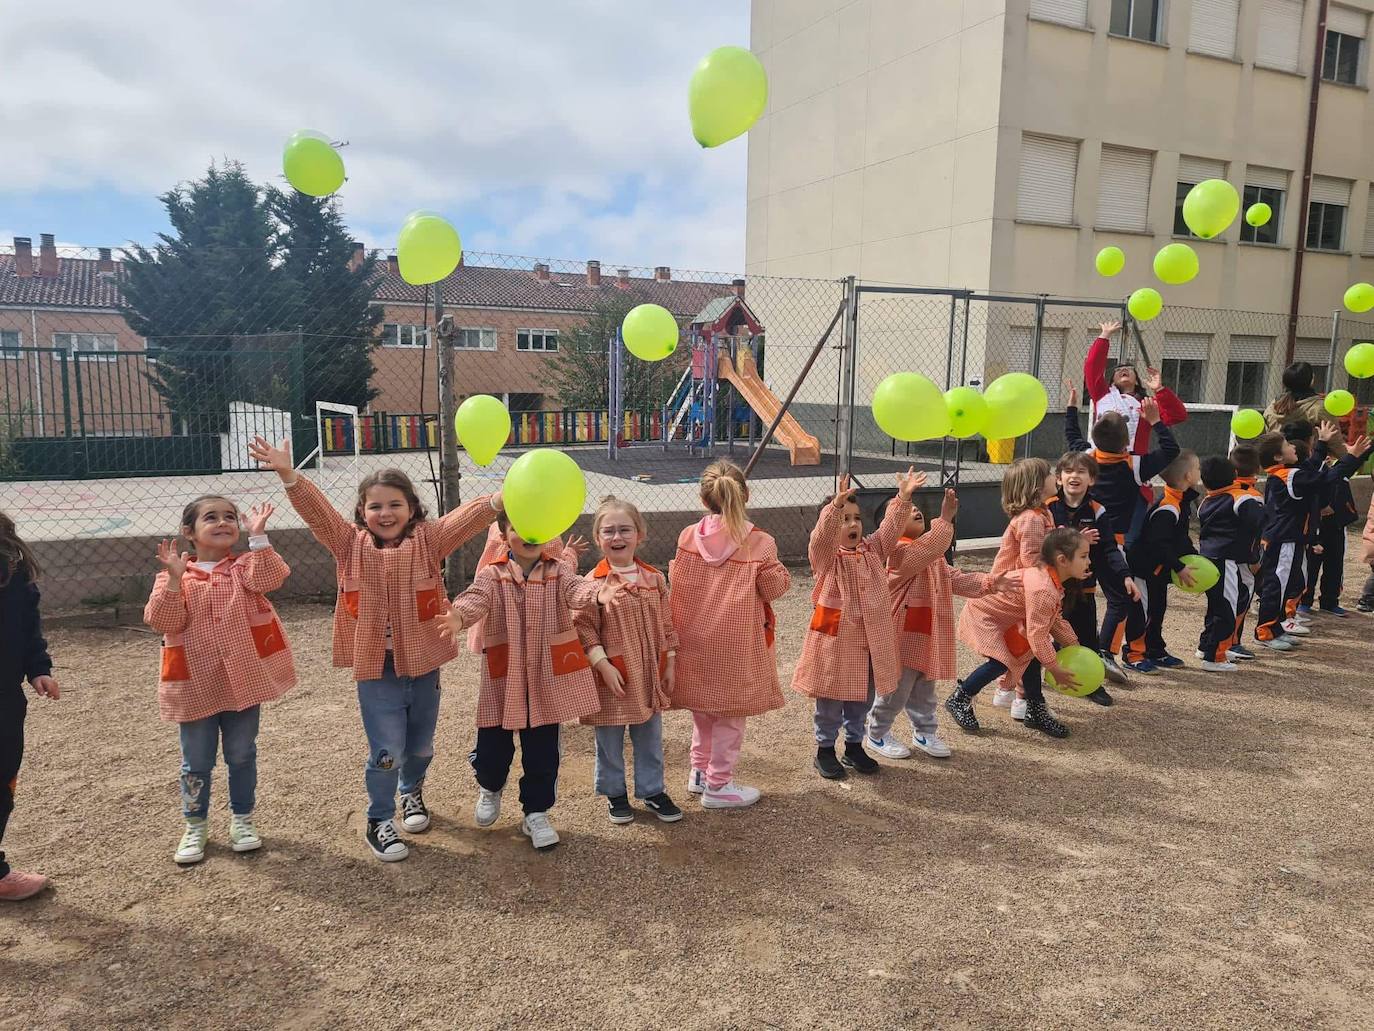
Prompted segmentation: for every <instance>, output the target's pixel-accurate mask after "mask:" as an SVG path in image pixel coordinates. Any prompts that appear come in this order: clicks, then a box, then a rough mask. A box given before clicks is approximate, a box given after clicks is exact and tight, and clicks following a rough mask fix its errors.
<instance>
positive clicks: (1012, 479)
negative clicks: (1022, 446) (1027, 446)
mask: <svg viewBox="0 0 1374 1031" xmlns="http://www.w3.org/2000/svg"><path fill="white" fill-rule="evenodd" d="M1051 472H1052V470H1051V469H1050V463H1049V462H1047V461H1045V460H1044V459H1043V458H1022V459H1021V460H1020V461H1017V462H1013V463H1012V466H1011V468H1010V469H1008V470H1007V473H1006V475H1005V476H1003V477H1002V511H1003V512H1005V513H1006V514H1007V518H1008V519H1015V518H1016V517H1017V516H1018V515H1020V514H1021V513H1022V512H1025V511H1026V510H1027V509H1032V508H1044V507H1045V480H1046V478H1047V477H1048V476H1049V475H1050V473H1051Z"/></svg>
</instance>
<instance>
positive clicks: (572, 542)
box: [563, 534, 590, 562]
mask: <svg viewBox="0 0 1374 1031" xmlns="http://www.w3.org/2000/svg"><path fill="white" fill-rule="evenodd" d="M589 547H590V545H589V544H588V543H587V538H586V537H579V536H577V535H576V534H574V535H573V536H571V537H569V538H568V539H567V541H566V543H564V545H563V550H564V551H571V552H572V553H573V554H574V555H576V556H577V561H579V562H581V561H582V556H583V555H585V554H587V549H588V548H589Z"/></svg>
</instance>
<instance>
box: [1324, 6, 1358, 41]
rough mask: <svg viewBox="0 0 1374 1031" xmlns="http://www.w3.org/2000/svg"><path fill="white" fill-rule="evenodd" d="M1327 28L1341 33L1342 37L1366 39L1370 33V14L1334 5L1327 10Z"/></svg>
mask: <svg viewBox="0 0 1374 1031" xmlns="http://www.w3.org/2000/svg"><path fill="white" fill-rule="evenodd" d="M1326 28H1327V31H1329V32H1339V33H1340V34H1341V35H1342V36H1354V37H1355V38H1356V39H1364V37H1365V34H1366V33H1367V32H1368V31H1369V12H1368V11H1357V10H1354V9H1353V8H1350V7H1337V6H1336V5H1335V4H1332V5H1331V6H1330V7H1328V8H1327V9H1326Z"/></svg>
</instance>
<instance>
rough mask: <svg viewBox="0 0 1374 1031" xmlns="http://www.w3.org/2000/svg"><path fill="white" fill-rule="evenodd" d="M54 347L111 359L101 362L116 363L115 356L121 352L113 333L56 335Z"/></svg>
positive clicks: (53, 338)
mask: <svg viewBox="0 0 1374 1031" xmlns="http://www.w3.org/2000/svg"><path fill="white" fill-rule="evenodd" d="M52 343H53V346H54V347H57V348H61V349H62V350H63V351H70V352H71V353H72V354H73V355H76V354H78V353H79V354H103V353H109V354H110V355H111V357H109V358H101V359H99V360H100V361H107V362H108V361H114V357H113V355H114V354H115V353H117V352H118V351H119V341H118V339H116V337H115V335H114V334H113V333H54V334H53V337H52Z"/></svg>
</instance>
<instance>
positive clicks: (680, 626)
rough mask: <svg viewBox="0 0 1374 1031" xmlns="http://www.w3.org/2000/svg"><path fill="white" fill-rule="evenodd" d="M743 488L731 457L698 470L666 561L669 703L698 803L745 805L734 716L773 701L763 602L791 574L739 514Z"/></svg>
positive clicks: (750, 796) (740, 733) (754, 794)
mask: <svg viewBox="0 0 1374 1031" xmlns="http://www.w3.org/2000/svg"><path fill="white" fill-rule="evenodd" d="M748 500H749V488H748V487H747V486H746V485H745V482H744V473H743V471H741V470H740V468H739V466H737V465H734V464H733V463H731V462H715V463H713V464H712V465H710V466H707V468H706V471H705V472H703V473H702V474H701V503H702V505H703V506H705V508H706V512H707V514H706V516H705V517H704V518H703V519H702V520H701V521H700V522H698V523H695V524H693V525H692V526H689V527H687V528H686V529H685V530H683V531H682V533H681V534H680V535H679V536H678V541H677V555H676V556H675V557H674V558H673V560H672V561H671V562H670V563H669V564H668V580H669V582H670V583H671V584H672V586H673V594H672V610H673V626H674V628H676V630H677V635H678V649H677V668H676V671H675V676H674V680H673V697H672V706H673V708H674V709H687V710H688V711H690V712H691V714H692V771H691V773H690V774H689V775H688V778H687V790H688V791H689V792H691V793H692V794H694V795H701V796H702V797H701V804H702V806H704V807H705V808H707V809H729V808H737V807H740V806H748V805H753V804H754V803H755V802H757V801H758V799H759V790H758V788H753V787H748V786H746V785H743V784H736V783H735V780H734V771H735V762H736V760H738V759H739V753H740V748H741V747H742V746H743V744H744V721H745V719H746V718H747V717H749V716H758V715H761V714H762V713H765V712H768V711H770V710H772V709H781V708H782V704H783V701H782V688H781V687H779V685H778V664H777V658H776V656H775V655H774V652H773V633H774V630H775V628H776V619H775V618H774V615H773V605H772V603H773V602H775V601H777V600H778V599H779V598H781V597H782V596H783V595H784V594H786V593H787V588H788V587H789V586H790V585H791V583H792V578H791V577H790V576H789V575H788V573H787V569H786V567H785V566H783V564H782V563H781V562H779V561H778V545H777V543H776V542H775V541H774V540H773V538H772V537H771V536H769V535H768V534H766V533H764V532H763V531H762V530H760V529H758V528H757V527H756V526H754V525H753V524H752V523H750V522H749V520H748V517H747V516H746V514H745V504H746V503H747V502H748Z"/></svg>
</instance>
